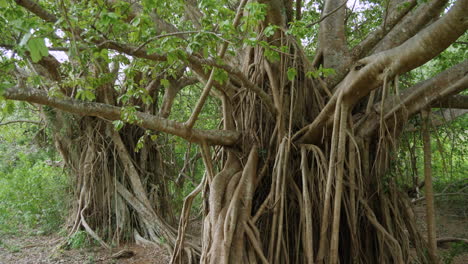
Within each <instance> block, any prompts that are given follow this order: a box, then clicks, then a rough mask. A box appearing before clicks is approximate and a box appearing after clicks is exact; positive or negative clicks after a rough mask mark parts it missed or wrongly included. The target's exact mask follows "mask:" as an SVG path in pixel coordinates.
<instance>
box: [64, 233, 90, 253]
mask: <svg viewBox="0 0 468 264" xmlns="http://www.w3.org/2000/svg"><path fill="white" fill-rule="evenodd" d="M94 245H96V242H95V241H94V239H93V238H91V237H90V236H89V235H88V233H86V231H77V232H75V233H73V234H72V235H71V236H70V237H69V238H68V240H67V247H69V248H70V249H81V248H87V247H91V246H94Z"/></svg>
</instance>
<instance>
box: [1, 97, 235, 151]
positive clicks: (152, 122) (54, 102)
mask: <svg viewBox="0 0 468 264" xmlns="http://www.w3.org/2000/svg"><path fill="white" fill-rule="evenodd" d="M3 96H4V97H5V98H6V99H11V100H19V101H27V102H31V103H37V104H41V105H48V106H51V107H54V108H57V109H60V110H62V111H65V112H70V113H74V114H78V115H82V116H97V117H101V118H104V119H108V120H121V108H120V107H116V106H112V105H107V104H102V103H95V102H81V101H77V100H72V99H59V98H54V97H49V96H47V93H46V92H43V91H39V90H36V89H18V88H16V89H8V90H6V92H5V94H4V95H3ZM136 116H137V117H138V120H139V121H140V122H139V123H137V124H136V125H138V126H140V127H142V128H146V129H151V130H156V131H161V132H166V133H169V134H172V135H176V136H179V137H182V138H184V139H186V140H187V141H190V142H196V143H200V142H206V143H208V144H212V145H232V144H234V143H235V142H236V141H237V139H238V138H239V133H238V132H236V131H229V130H198V129H192V130H190V129H187V128H186V127H185V126H184V125H183V124H181V123H179V122H175V121H172V120H168V119H164V118H161V117H159V116H156V115H150V114H147V113H143V112H136Z"/></svg>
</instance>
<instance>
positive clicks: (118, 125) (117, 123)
mask: <svg viewBox="0 0 468 264" xmlns="http://www.w3.org/2000/svg"><path fill="white" fill-rule="evenodd" d="M112 124H113V125H114V128H115V130H117V131H119V130H120V129H122V127H123V126H124V122H123V121H122V120H115V121H113V122H112Z"/></svg>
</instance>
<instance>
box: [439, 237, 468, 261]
mask: <svg viewBox="0 0 468 264" xmlns="http://www.w3.org/2000/svg"><path fill="white" fill-rule="evenodd" d="M466 254H468V244H466V243H464V242H458V243H453V244H452V245H451V246H450V249H449V250H448V251H447V252H443V253H442V254H441V258H442V261H443V262H444V263H445V264H452V263H453V260H454V259H455V257H457V256H461V255H466Z"/></svg>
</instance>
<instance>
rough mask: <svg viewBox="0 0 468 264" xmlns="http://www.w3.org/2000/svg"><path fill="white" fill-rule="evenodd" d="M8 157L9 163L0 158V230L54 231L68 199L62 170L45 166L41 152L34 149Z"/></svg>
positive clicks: (65, 178) (61, 221)
mask: <svg viewBox="0 0 468 264" xmlns="http://www.w3.org/2000/svg"><path fill="white" fill-rule="evenodd" d="M42 154H43V153H42ZM11 160H14V162H12V163H10V164H5V163H3V162H2V161H1V160H0V163H1V164H2V168H1V170H0V231H2V232H16V230H18V229H19V228H25V227H26V228H30V229H31V228H35V229H37V228H38V229H40V230H42V231H43V232H46V233H48V232H51V231H54V230H57V229H58V227H59V226H60V225H61V223H63V218H64V215H65V213H66V208H67V200H68V199H67V186H68V183H67V177H66V175H65V174H64V172H63V169H61V168H57V167H51V166H48V165H47V164H46V162H45V157H44V155H41V153H39V154H38V153H37V152H36V153H22V152H19V153H17V155H16V157H14V158H11ZM5 165H6V166H5Z"/></svg>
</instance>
